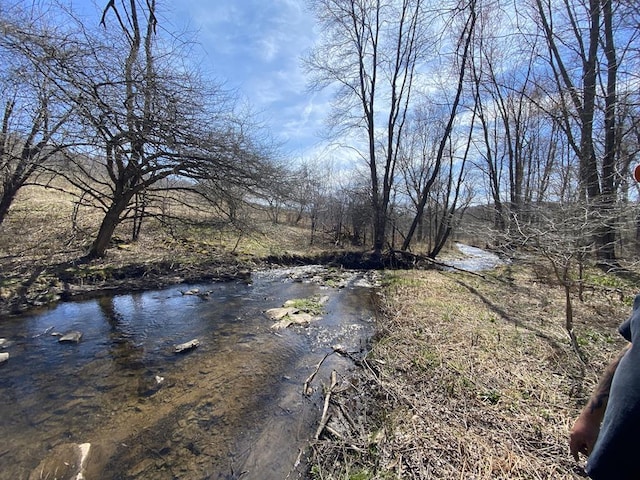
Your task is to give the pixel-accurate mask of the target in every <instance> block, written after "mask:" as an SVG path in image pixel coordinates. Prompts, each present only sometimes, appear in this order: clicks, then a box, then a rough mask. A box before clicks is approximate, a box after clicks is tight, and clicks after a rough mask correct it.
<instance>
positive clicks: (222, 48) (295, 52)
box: [68, 0, 330, 159]
mask: <svg viewBox="0 0 640 480" xmlns="http://www.w3.org/2000/svg"><path fill="white" fill-rule="evenodd" d="M68 1H69V3H70V4H71V5H72V7H73V9H74V10H76V11H78V12H79V13H81V15H82V16H83V17H85V18H91V17H94V16H95V17H96V21H99V17H100V15H101V13H102V9H103V8H104V6H106V5H107V4H108V0H68ZM159 10H160V14H159V19H160V22H161V24H162V23H163V22H164V25H161V27H162V28H164V29H165V30H167V31H169V32H171V33H174V34H177V35H181V34H183V35H184V38H186V39H194V40H195V41H196V43H197V46H196V48H194V49H193V51H194V56H195V57H197V56H198V55H201V56H202V58H199V59H198V58H194V61H195V62H196V63H197V64H198V65H199V66H200V68H202V70H203V71H205V72H207V73H208V74H211V75H212V77H213V78H214V80H215V81H217V82H221V83H224V85H225V86H226V88H228V89H231V90H234V91H237V92H238V94H239V95H240V96H241V98H243V99H245V100H246V101H247V102H248V103H249V104H250V105H251V106H252V108H253V110H255V111H257V112H258V114H259V116H260V117H261V119H262V120H263V121H264V123H265V124H266V125H267V127H268V128H269V130H270V131H271V133H272V135H273V136H274V137H275V138H276V140H278V141H281V142H283V145H282V152H283V153H284V154H285V155H287V156H288V157H291V158H292V159H300V158H303V157H306V158H309V157H314V156H316V154H317V152H319V151H320V150H321V149H322V132H323V128H324V127H323V122H324V121H325V119H326V114H327V111H328V106H329V103H330V98H329V94H328V93H327V92H320V93H312V92H309V90H308V88H307V81H306V78H305V76H304V71H303V68H302V56H303V55H304V54H305V53H306V52H308V50H309V49H310V48H311V47H312V46H313V44H314V41H315V34H314V31H315V21H314V18H313V16H312V14H311V12H310V11H309V10H308V8H307V4H306V2H305V0H180V1H170V0H160V1H159Z"/></svg>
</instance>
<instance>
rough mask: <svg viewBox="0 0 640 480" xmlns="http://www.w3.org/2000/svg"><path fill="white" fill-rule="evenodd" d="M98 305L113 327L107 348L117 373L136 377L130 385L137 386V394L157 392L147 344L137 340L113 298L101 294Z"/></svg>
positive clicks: (131, 386)
mask: <svg viewBox="0 0 640 480" xmlns="http://www.w3.org/2000/svg"><path fill="white" fill-rule="evenodd" d="M98 305H99V307H100V310H101V311H102V314H103V315H104V318H105V320H106V321H107V323H108V324H109V326H110V327H111V331H110V332H109V343H108V345H109V350H108V351H109V356H110V357H111V358H112V359H113V363H112V365H113V367H114V370H115V372H114V373H115V374H119V375H121V376H124V377H134V379H132V382H131V383H130V384H128V387H129V388H132V389H133V390H135V393H136V394H137V395H149V394H151V393H154V392H155V391H156V389H157V386H158V384H157V381H156V379H155V375H154V374H153V372H152V371H151V370H149V369H148V368H147V367H148V365H147V362H146V361H145V350H144V346H143V344H142V343H137V342H136V337H135V334H134V332H133V331H131V328H130V325H129V324H128V323H127V322H126V321H125V320H124V318H123V316H122V314H121V313H120V312H118V310H117V307H116V305H115V302H114V298H113V297H111V296H108V297H101V298H100V299H99V300H98Z"/></svg>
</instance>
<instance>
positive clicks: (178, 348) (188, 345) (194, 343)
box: [173, 338, 200, 353]
mask: <svg viewBox="0 0 640 480" xmlns="http://www.w3.org/2000/svg"><path fill="white" fill-rule="evenodd" d="M199 346H200V340H198V339H197V338H194V339H193V340H190V341H188V342H185V343H181V344H180V345H175V346H174V347H173V351H174V352H175V353H182V352H186V351H189V350H192V349H194V348H197V347H199Z"/></svg>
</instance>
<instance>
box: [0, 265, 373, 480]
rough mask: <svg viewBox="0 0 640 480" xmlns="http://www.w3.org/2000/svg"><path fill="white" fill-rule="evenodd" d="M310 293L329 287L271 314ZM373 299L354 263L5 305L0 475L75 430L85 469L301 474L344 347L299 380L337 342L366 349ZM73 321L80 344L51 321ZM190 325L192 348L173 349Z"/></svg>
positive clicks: (344, 368)
mask: <svg viewBox="0 0 640 480" xmlns="http://www.w3.org/2000/svg"><path fill="white" fill-rule="evenodd" d="M328 285H332V286H328ZM196 288H197V289H198V290H199V292H200V295H184V294H183V293H184V291H185V290H191V289H196ZM314 296H328V301H327V303H325V304H324V307H323V308H324V313H323V315H322V317H321V318H320V319H318V320H314V321H313V322H311V323H310V324H309V325H307V326H293V327H289V328H286V329H282V330H274V329H272V328H271V324H272V323H273V322H272V321H270V320H269V319H268V318H267V317H266V316H265V314H264V311H265V310H267V309H269V308H273V307H279V306H281V305H282V304H283V303H284V302H285V301H286V300H288V299H292V298H310V297H314ZM374 299H375V293H374V289H372V288H371V282H368V281H366V279H365V278H364V275H363V274H361V273H356V272H340V273H339V274H337V276H336V274H330V273H329V272H328V271H327V270H326V269H323V268H321V267H305V268H299V269H282V270H272V271H267V272H257V273H255V274H253V275H252V278H251V282H250V283H248V282H243V283H240V282H231V283H214V284H203V285H181V286H176V287H173V288H168V289H164V290H159V291H151V292H145V293H136V294H129V295H116V296H105V297H100V298H97V299H92V300H87V301H79V302H70V303H61V304H59V305H57V306H55V307H54V308H51V309H49V310H45V311H41V312H38V313H35V314H29V315H24V316H20V317H12V318H8V319H3V320H2V321H0V338H2V339H5V340H4V344H3V345H2V347H0V351H2V352H8V353H9V355H10V358H9V360H8V361H7V362H5V363H4V364H2V365H0V439H2V441H1V442H0V478H1V479H12V480H15V479H31V478H46V477H45V473H43V472H42V471H40V473H37V472H36V473H33V472H34V471H36V470H37V467H38V466H39V464H40V462H41V460H43V459H45V458H47V456H48V455H49V456H50V455H52V452H55V448H56V447H57V446H60V445H62V444H84V443H90V444H91V455H90V457H89V461H88V464H87V470H86V478H87V479H88V480H94V479H98V478H99V479H104V480H109V479H133V478H136V479H154V480H155V479H158V480H162V479H174V478H179V479H187V480H189V479H234V478H242V479H263V480H264V479H284V478H301V477H303V475H304V473H303V472H304V461H303V462H301V463H300V464H299V465H298V466H296V463H297V460H299V459H300V458H303V459H304V455H300V452H304V450H305V447H306V446H307V445H308V442H309V440H310V439H311V438H312V437H313V434H314V432H315V428H316V427H317V424H318V420H319V416H320V413H321V411H322V403H323V393H322V384H326V383H328V381H329V380H328V379H329V376H330V372H331V370H337V371H338V373H339V375H345V374H348V370H349V369H350V368H353V360H352V359H349V358H346V357H343V356H341V355H339V354H338V353H333V354H331V355H329V356H328V357H327V359H326V361H325V362H324V363H322V367H321V368H320V370H319V371H318V373H317V375H316V377H315V379H314V380H313V382H312V383H311V386H312V387H314V393H313V394H311V395H309V396H305V395H303V393H302V386H303V383H304V381H305V379H307V378H308V377H309V375H310V374H311V373H312V372H313V371H314V370H315V367H316V365H317V364H318V363H319V362H320V361H321V360H322V359H323V357H324V356H325V355H326V354H327V353H331V352H333V348H332V347H334V346H335V345H336V344H340V345H341V348H342V349H344V350H346V351H348V352H350V353H352V354H353V355H354V356H355V357H358V356H361V355H364V353H365V351H366V344H367V340H368V338H369V337H370V335H371V333H372V331H373V318H374V315H375V308H374ZM72 330H77V331H81V332H82V334H83V336H82V339H81V341H80V342H79V343H77V344H76V343H71V344H67V343H60V342H59V341H58V339H59V338H58V337H55V336H53V335H52V334H53V333H55V332H61V333H65V332H68V331H72ZM194 338H197V339H198V340H199V341H200V346H199V347H198V348H196V349H193V350H190V351H188V352H186V353H183V354H176V353H175V352H174V345H176V344H180V343H183V342H186V341H189V340H192V339H194ZM30 475H31V477H30ZM50 478H53V477H50ZM58 478H60V477H58Z"/></svg>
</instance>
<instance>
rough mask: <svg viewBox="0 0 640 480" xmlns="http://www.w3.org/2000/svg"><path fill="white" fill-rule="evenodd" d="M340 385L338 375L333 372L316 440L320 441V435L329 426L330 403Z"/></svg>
mask: <svg viewBox="0 0 640 480" xmlns="http://www.w3.org/2000/svg"><path fill="white" fill-rule="evenodd" d="M337 384H338V374H337V373H336V371H335V370H332V371H331V386H329V389H328V390H327V393H326V395H325V396H324V408H323V409H322V417H321V418H320V425H318V430H317V431H316V436H315V439H316V440H318V439H319V438H320V434H321V433H322V431H323V430H324V428H325V427H326V426H327V422H328V421H329V401H330V400H331V393H332V392H333V389H334V388H335V386H336V385H337Z"/></svg>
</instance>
